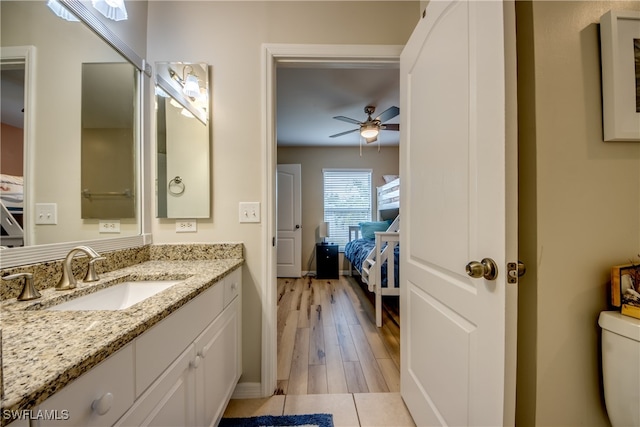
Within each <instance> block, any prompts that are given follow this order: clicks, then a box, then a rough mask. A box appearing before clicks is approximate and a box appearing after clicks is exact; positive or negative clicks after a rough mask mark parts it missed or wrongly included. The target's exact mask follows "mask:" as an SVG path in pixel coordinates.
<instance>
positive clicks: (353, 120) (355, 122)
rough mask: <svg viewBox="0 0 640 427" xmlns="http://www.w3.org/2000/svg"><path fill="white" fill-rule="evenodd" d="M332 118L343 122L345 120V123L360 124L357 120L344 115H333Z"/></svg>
mask: <svg viewBox="0 0 640 427" xmlns="http://www.w3.org/2000/svg"><path fill="white" fill-rule="evenodd" d="M334 119H336V120H341V121H343V122H347V123H353V124H354V125H359V124H361V123H360V122H359V121H357V120H356V119H351V118H349V117H345V116H335V117H334Z"/></svg>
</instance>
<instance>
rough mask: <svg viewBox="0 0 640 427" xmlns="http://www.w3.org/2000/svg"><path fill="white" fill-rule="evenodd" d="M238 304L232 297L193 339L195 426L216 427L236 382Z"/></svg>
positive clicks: (238, 372)
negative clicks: (195, 356)
mask: <svg viewBox="0 0 640 427" xmlns="http://www.w3.org/2000/svg"><path fill="white" fill-rule="evenodd" d="M239 307H240V301H239V298H236V299H235V300H233V302H231V304H230V305H229V306H228V307H227V309H226V310H225V311H224V312H223V313H222V315H221V316H220V317H218V318H217V319H216V320H215V321H213V322H212V323H211V325H210V326H209V327H208V328H207V329H206V330H205V331H204V332H203V333H202V335H201V336H200V337H198V339H197V340H196V351H197V355H198V356H199V357H200V358H201V360H200V364H199V366H198V369H197V371H196V387H197V403H196V413H197V420H196V421H197V422H198V425H199V426H214V425H217V424H218V422H219V421H220V418H221V417H222V413H223V412H224V409H225V407H226V405H227V403H228V402H229V399H230V398H231V394H232V393H233V390H234V388H235V386H236V384H237V382H238V380H239V379H240V374H241V367H240V366H241V365H240V312H239Z"/></svg>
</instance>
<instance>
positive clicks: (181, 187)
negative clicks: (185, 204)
mask: <svg viewBox="0 0 640 427" xmlns="http://www.w3.org/2000/svg"><path fill="white" fill-rule="evenodd" d="M173 187H177V189H178V190H177V191H176V190H174V189H173ZM184 189H185V185H184V182H182V178H180V177H179V176H176V177H175V178H173V179H172V180H171V181H169V186H168V190H169V193H171V194H173V195H174V196H179V195H180V194H182V193H184Z"/></svg>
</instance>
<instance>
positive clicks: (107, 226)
mask: <svg viewBox="0 0 640 427" xmlns="http://www.w3.org/2000/svg"><path fill="white" fill-rule="evenodd" d="M98 231H99V232H100V233H120V220H119V219H110V220H100V221H99V222H98Z"/></svg>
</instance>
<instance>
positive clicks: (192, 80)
mask: <svg viewBox="0 0 640 427" xmlns="http://www.w3.org/2000/svg"><path fill="white" fill-rule="evenodd" d="M187 69H190V70H191V71H189V72H187ZM169 76H171V78H172V79H174V80H175V81H177V82H178V83H180V86H182V93H183V94H184V95H185V96H188V97H189V98H191V100H193V101H195V100H196V99H198V98H200V96H201V94H200V84H199V83H198V77H197V76H196V75H195V74H194V71H193V67H192V66H191V65H189V64H187V65H185V66H184V68H183V69H182V78H180V76H178V73H176V72H175V71H173V70H172V69H169Z"/></svg>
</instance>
